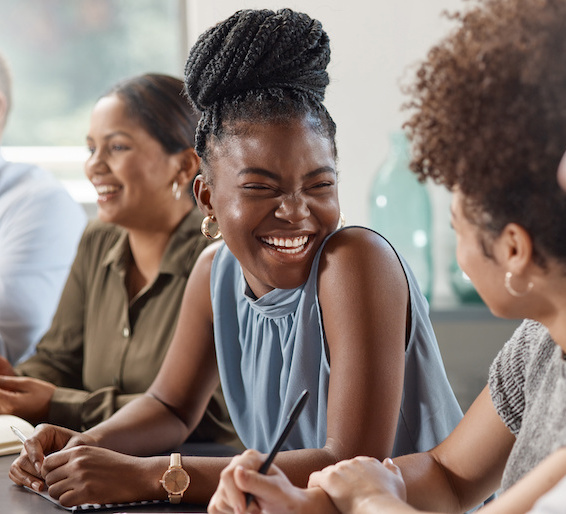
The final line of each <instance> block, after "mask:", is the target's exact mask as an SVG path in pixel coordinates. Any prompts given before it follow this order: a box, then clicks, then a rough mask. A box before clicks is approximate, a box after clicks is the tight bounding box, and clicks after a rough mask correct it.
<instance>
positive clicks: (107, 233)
mask: <svg viewBox="0 0 566 514" xmlns="http://www.w3.org/2000/svg"><path fill="white" fill-rule="evenodd" d="M201 217H202V216H201V215H200V213H199V212H198V209H196V208H194V209H193V210H192V211H191V212H190V213H189V214H188V215H187V216H186V217H185V219H184V220H183V221H182V222H181V223H180V225H179V227H178V228H177V230H176V231H175V232H174V234H173V235H172V236H171V240H170V241H169V244H168V246H167V249H166V251H165V254H164V256H163V259H162V262H161V265H160V269H159V273H158V276H157V277H156V279H155V280H154V282H153V283H152V284H149V285H148V286H146V287H145V288H144V289H143V290H142V291H140V293H139V294H138V295H137V296H136V297H135V298H134V299H133V300H132V301H130V300H129V298H128V293H127V289H126V285H125V277H126V270H127V267H128V262H129V259H130V255H131V253H130V247H129V243H128V234H127V232H126V231H125V230H124V229H122V228H120V227H117V226H115V225H111V224H106V223H102V222H100V221H98V220H97V221H94V222H91V223H90V224H89V226H88V227H87V229H86V230H85V234H84V236H83V239H82V241H81V243H80V245H79V249H78V252H77V258H76V259H75V262H74V263H73V266H72V269H71V273H70V275H69V279H68V281H67V284H66V286H65V289H64V291H63V295H62V297H61V302H60V304H59V308H58V309H57V312H56V314H55V317H54V320H53V324H52V326H51V328H50V330H49V331H48V332H47V333H46V335H45V337H44V338H43V339H42V340H41V342H40V343H39V345H38V348H37V354H36V355H35V356H33V357H31V358H30V359H28V360H27V361H26V362H25V363H23V364H21V365H19V366H18V367H17V372H18V373H19V374H24V375H28V376H32V377H37V378H41V379H44V380H48V381H50V382H52V383H54V384H56V385H57V386H59V387H58V388H57V389H56V390H55V393H54V395H53V398H52V401H51V408H50V412H49V419H48V421H49V422H50V423H54V424H59V425H63V426H66V427H69V428H73V429H76V430H85V429H88V428H90V427H92V426H94V425H95V424H97V423H99V422H101V421H103V420H104V419H106V418H108V417H109V416H110V415H112V414H113V413H114V412H115V411H116V410H117V409H118V408H120V407H121V406H123V405H124V404H125V403H127V402H128V401H130V400H131V399H133V398H135V397H136V396H139V395H140V394H141V393H143V392H145V391H146V389H147V388H148V387H149V386H150V384H151V383H152V382H153V379H154V378H155V376H156V374H157V372H158V371H159V368H160V366H161V362H162V361H163V358H164V357H165V354H166V352H167V349H168V347H169V344H170V342H171V339H172V337H173V333H174V331H175V326H176V324H177V317H178V314H179V308H180V305H181V299H182V296H183V293H184V290H185V286H186V283H187V279H188V276H189V273H190V271H191V269H192V268H193V265H194V263H195V262H196V259H197V257H198V256H199V254H200V253H201V251H202V250H203V249H204V248H205V247H206V246H207V245H208V240H207V239H205V238H204V236H202V234H201V233H200V222H201ZM210 414H213V417H211V416H210ZM213 418H214V419H213ZM197 434H200V435H199V437H202V439H205V440H214V441H217V442H220V443H225V444H231V443H232V442H233V441H234V439H233V437H234V432H233V429H232V427H231V424H230V423H229V417H228V414H227V411H226V408H225V405H224V401H223V398H222V396H221V395H220V394H219V392H218V391H217V394H215V397H213V400H212V402H211V404H210V405H209V410H208V411H207V414H206V415H205V418H204V419H203V421H202V422H201V426H200V427H199V428H198V429H197Z"/></svg>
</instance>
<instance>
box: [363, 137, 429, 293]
mask: <svg viewBox="0 0 566 514" xmlns="http://www.w3.org/2000/svg"><path fill="white" fill-rule="evenodd" d="M409 163H410V144H409V141H408V140H407V137H406V135H405V133H404V132H402V131H398V132H394V133H392V134H391V135H390V148H389V152H388V155H387V157H386V159H385V162H383V164H382V165H381V166H380V167H379V169H378V172H377V175H376V177H375V179H374V181H373V185H372V188H371V196H370V226H371V228H373V229H374V230H376V231H377V232H379V233H380V234H381V235H382V236H384V237H385V238H386V239H387V240H388V241H389V242H390V243H391V244H392V245H393V247H394V248H395V250H397V252H398V253H400V254H401V255H402V256H403V257H404V258H405V259H406V260H407V262H408V263H409V266H410V267H411V269H412V270H413V273H414V274H415V276H416V278H417V281H418V283H419V287H420V288H421V291H422V293H423V294H424V295H425V297H426V298H427V300H428V301H429V303H430V301H431V299H432V290H433V258H432V208H431V202H430V196H429V194H428V190H427V188H426V186H425V185H424V184H422V183H420V182H419V181H418V179H417V176H416V175H415V174H414V173H412V172H411V170H410V168H409Z"/></svg>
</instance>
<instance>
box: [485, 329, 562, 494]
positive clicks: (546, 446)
mask: <svg viewBox="0 0 566 514" xmlns="http://www.w3.org/2000/svg"><path fill="white" fill-rule="evenodd" d="M489 389H490V392H491V398H492V401H493V404H494V406H495V408H496V410H497V413H498V414H499V415H500V416H501V419H502V420H503V422H504V423H505V424H506V425H507V426H508V427H509V429H510V430H511V432H512V433H513V434H514V435H515V437H516V438H517V440H516V442H515V444H514V445H513V449H512V451H511V454H510V456H509V459H508V461H507V465H506V466H505V471H504V473H503V480H502V483H501V486H502V489H503V490H505V489H507V488H509V487H510V486H512V485H513V484H514V483H515V482H516V481H517V480H519V479H520V478H521V477H522V476H523V475H524V474H525V473H527V472H528V471H530V470H531V469H532V468H534V467H535V466H536V465H537V464H539V462H541V461H542V460H544V458H545V457H547V456H548V455H549V454H550V453H552V452H553V451H554V450H556V449H558V448H559V447H561V446H565V445H566V360H564V358H563V353H562V350H561V348H560V347H559V346H558V345H557V344H556V343H555V342H554V341H553V340H552V338H551V337H550V334H549V333H548V330H547V329H546V327H544V326H543V325H541V324H540V323H537V322H535V321H531V320H525V321H524V322H523V323H522V324H521V325H520V326H519V327H518V328H517V330H516V331H515V333H514V334H513V336H512V337H511V339H510V340H509V341H508V342H507V343H506V344H505V346H504V347H503V349H502V350H501V351H500V352H499V354H498V355H497V357H496V358H495V360H494V361H493V364H492V365H491V368H490V372H489Z"/></svg>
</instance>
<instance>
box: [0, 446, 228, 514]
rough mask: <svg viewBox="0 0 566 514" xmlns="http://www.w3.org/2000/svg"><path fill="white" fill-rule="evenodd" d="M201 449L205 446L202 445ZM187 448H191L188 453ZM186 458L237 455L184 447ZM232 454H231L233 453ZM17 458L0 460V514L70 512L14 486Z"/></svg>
mask: <svg viewBox="0 0 566 514" xmlns="http://www.w3.org/2000/svg"><path fill="white" fill-rule="evenodd" d="M199 446H202V445H199ZM188 448H190V449H189V450H188ZM179 450H180V451H181V452H182V453H184V454H185V455H187V454H190V455H198V454H201V455H234V454H236V453H237V452H236V451H233V450H232V449H229V448H228V447H222V446H218V447H215V446H213V445H209V446H206V444H205V445H204V446H202V451H201V450H195V448H194V446H193V445H190V446H188V447H187V445H183V446H182V447H181V448H180V449H179ZM231 450H232V451H231ZM16 457H17V455H5V456H0V512H2V513H4V512H6V513H8V512H9V513H10V514H37V513H38V512H40V513H41V514H51V513H53V514H62V513H64V512H68V511H67V510H65V509H63V508H61V507H59V506H57V505H55V504H54V503H51V502H50V501H48V500H46V499H45V498H42V497H41V496H39V495H38V494H36V493H34V492H32V491H28V490H26V489H24V488H23V487H18V486H17V485H15V484H14V483H13V482H12V481H11V480H10V478H9V476H8V471H9V469H10V465H11V464H12V462H13V461H14V460H15V459H16ZM76 512H93V513H95V512H100V513H104V514H110V513H118V512H127V513H130V512H132V513H134V512H146V513H151V512H153V513H157V512H163V513H165V512H167V513H170V512H206V508H205V507H203V506H195V505H188V504H180V505H171V504H169V503H158V504H151V505H140V506H136V507H132V506H127V507H112V508H109V509H108V508H105V509H96V510H88V511H87V510H77V511H76Z"/></svg>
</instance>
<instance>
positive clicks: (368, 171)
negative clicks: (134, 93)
mask: <svg viewBox="0 0 566 514" xmlns="http://www.w3.org/2000/svg"><path fill="white" fill-rule="evenodd" d="M461 6H462V2H461V0H395V1H384V0H350V1H344V0H326V1H324V0H301V1H293V0H290V1H288V2H285V3H282V2H281V1H273V0H263V1H261V2H259V1H257V0H255V1H253V0H238V1H234V0H188V9H187V17H188V20H187V23H188V27H189V44H190V45H192V44H193V43H194V41H195V40H196V38H197V37H198V35H199V34H200V33H201V32H202V31H204V30H205V29H207V28H208V27H210V26H212V25H214V24H216V23H217V22H218V21H221V20H223V19H225V18H227V17H228V16H230V15H231V14H233V13H234V12H235V11H236V10H238V9H243V8H268V9H274V10H277V9H280V8H282V7H290V8H292V9H295V10H298V11H302V12H306V13H307V14H309V15H310V16H311V17H313V18H317V19H319V20H320V21H321V22H322V24H323V26H324V28H325V30H326V31H327V33H328V34H329V36H330V41H331V49H332V57H331V62H330V65H329V68H328V71H329V74H330V85H329V87H328V90H327V96H326V102H325V103H326V106H327V108H328V110H329V111H330V113H331V115H332V117H333V118H334V120H335V121H336V124H337V126H338V132H337V144H338V154H339V163H338V169H339V173H340V185H339V188H340V189H339V190H340V203H341V208H342V211H343V212H344V214H345V216H346V220H347V222H348V224H361V225H367V224H368V223H369V196H368V195H369V190H370V184H371V181H372V179H373V177H374V175H375V173H376V169H377V167H378V166H379V165H380V163H381V162H382V161H383V160H384V158H385V155H386V153H387V150H388V134H389V133H390V132H391V131H393V130H396V129H397V128H398V127H399V126H400V125H401V123H402V121H403V119H404V118H403V114H402V112H401V110H400V106H401V104H402V103H403V101H404V97H403V95H402V94H401V92H400V89H399V81H400V79H401V78H402V77H403V74H405V76H406V75H407V73H408V71H409V67H410V66H414V65H415V63H416V62H418V61H419V60H420V59H422V58H424V57H425V55H426V52H427V50H428V48H429V47H430V46H431V45H432V44H433V43H434V42H436V41H437V40H438V39H439V38H440V37H441V36H442V35H443V34H445V33H446V31H447V30H448V29H449V27H450V25H449V22H448V21H447V20H446V19H445V18H443V17H441V15H440V14H441V12H442V11H443V10H445V9H448V10H455V9H458V8H460V7H461ZM429 187H430V186H429ZM431 192H432V195H433V202H434V204H435V212H434V214H435V218H436V221H435V225H436V227H435V254H437V255H435V275H436V277H437V280H436V284H435V297H436V298H439V297H444V296H445V295H449V294H450V293H449V291H448V290H447V287H448V286H447V281H446V278H445V276H444V275H445V273H446V267H447V263H446V261H447V260H449V255H450V254H451V245H453V241H452V239H451V237H449V236H448V235H447V232H448V218H447V205H448V200H447V198H448V195H447V194H446V193H445V192H444V191H443V190H440V189H439V188H436V187H435V188H432V191H431Z"/></svg>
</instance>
